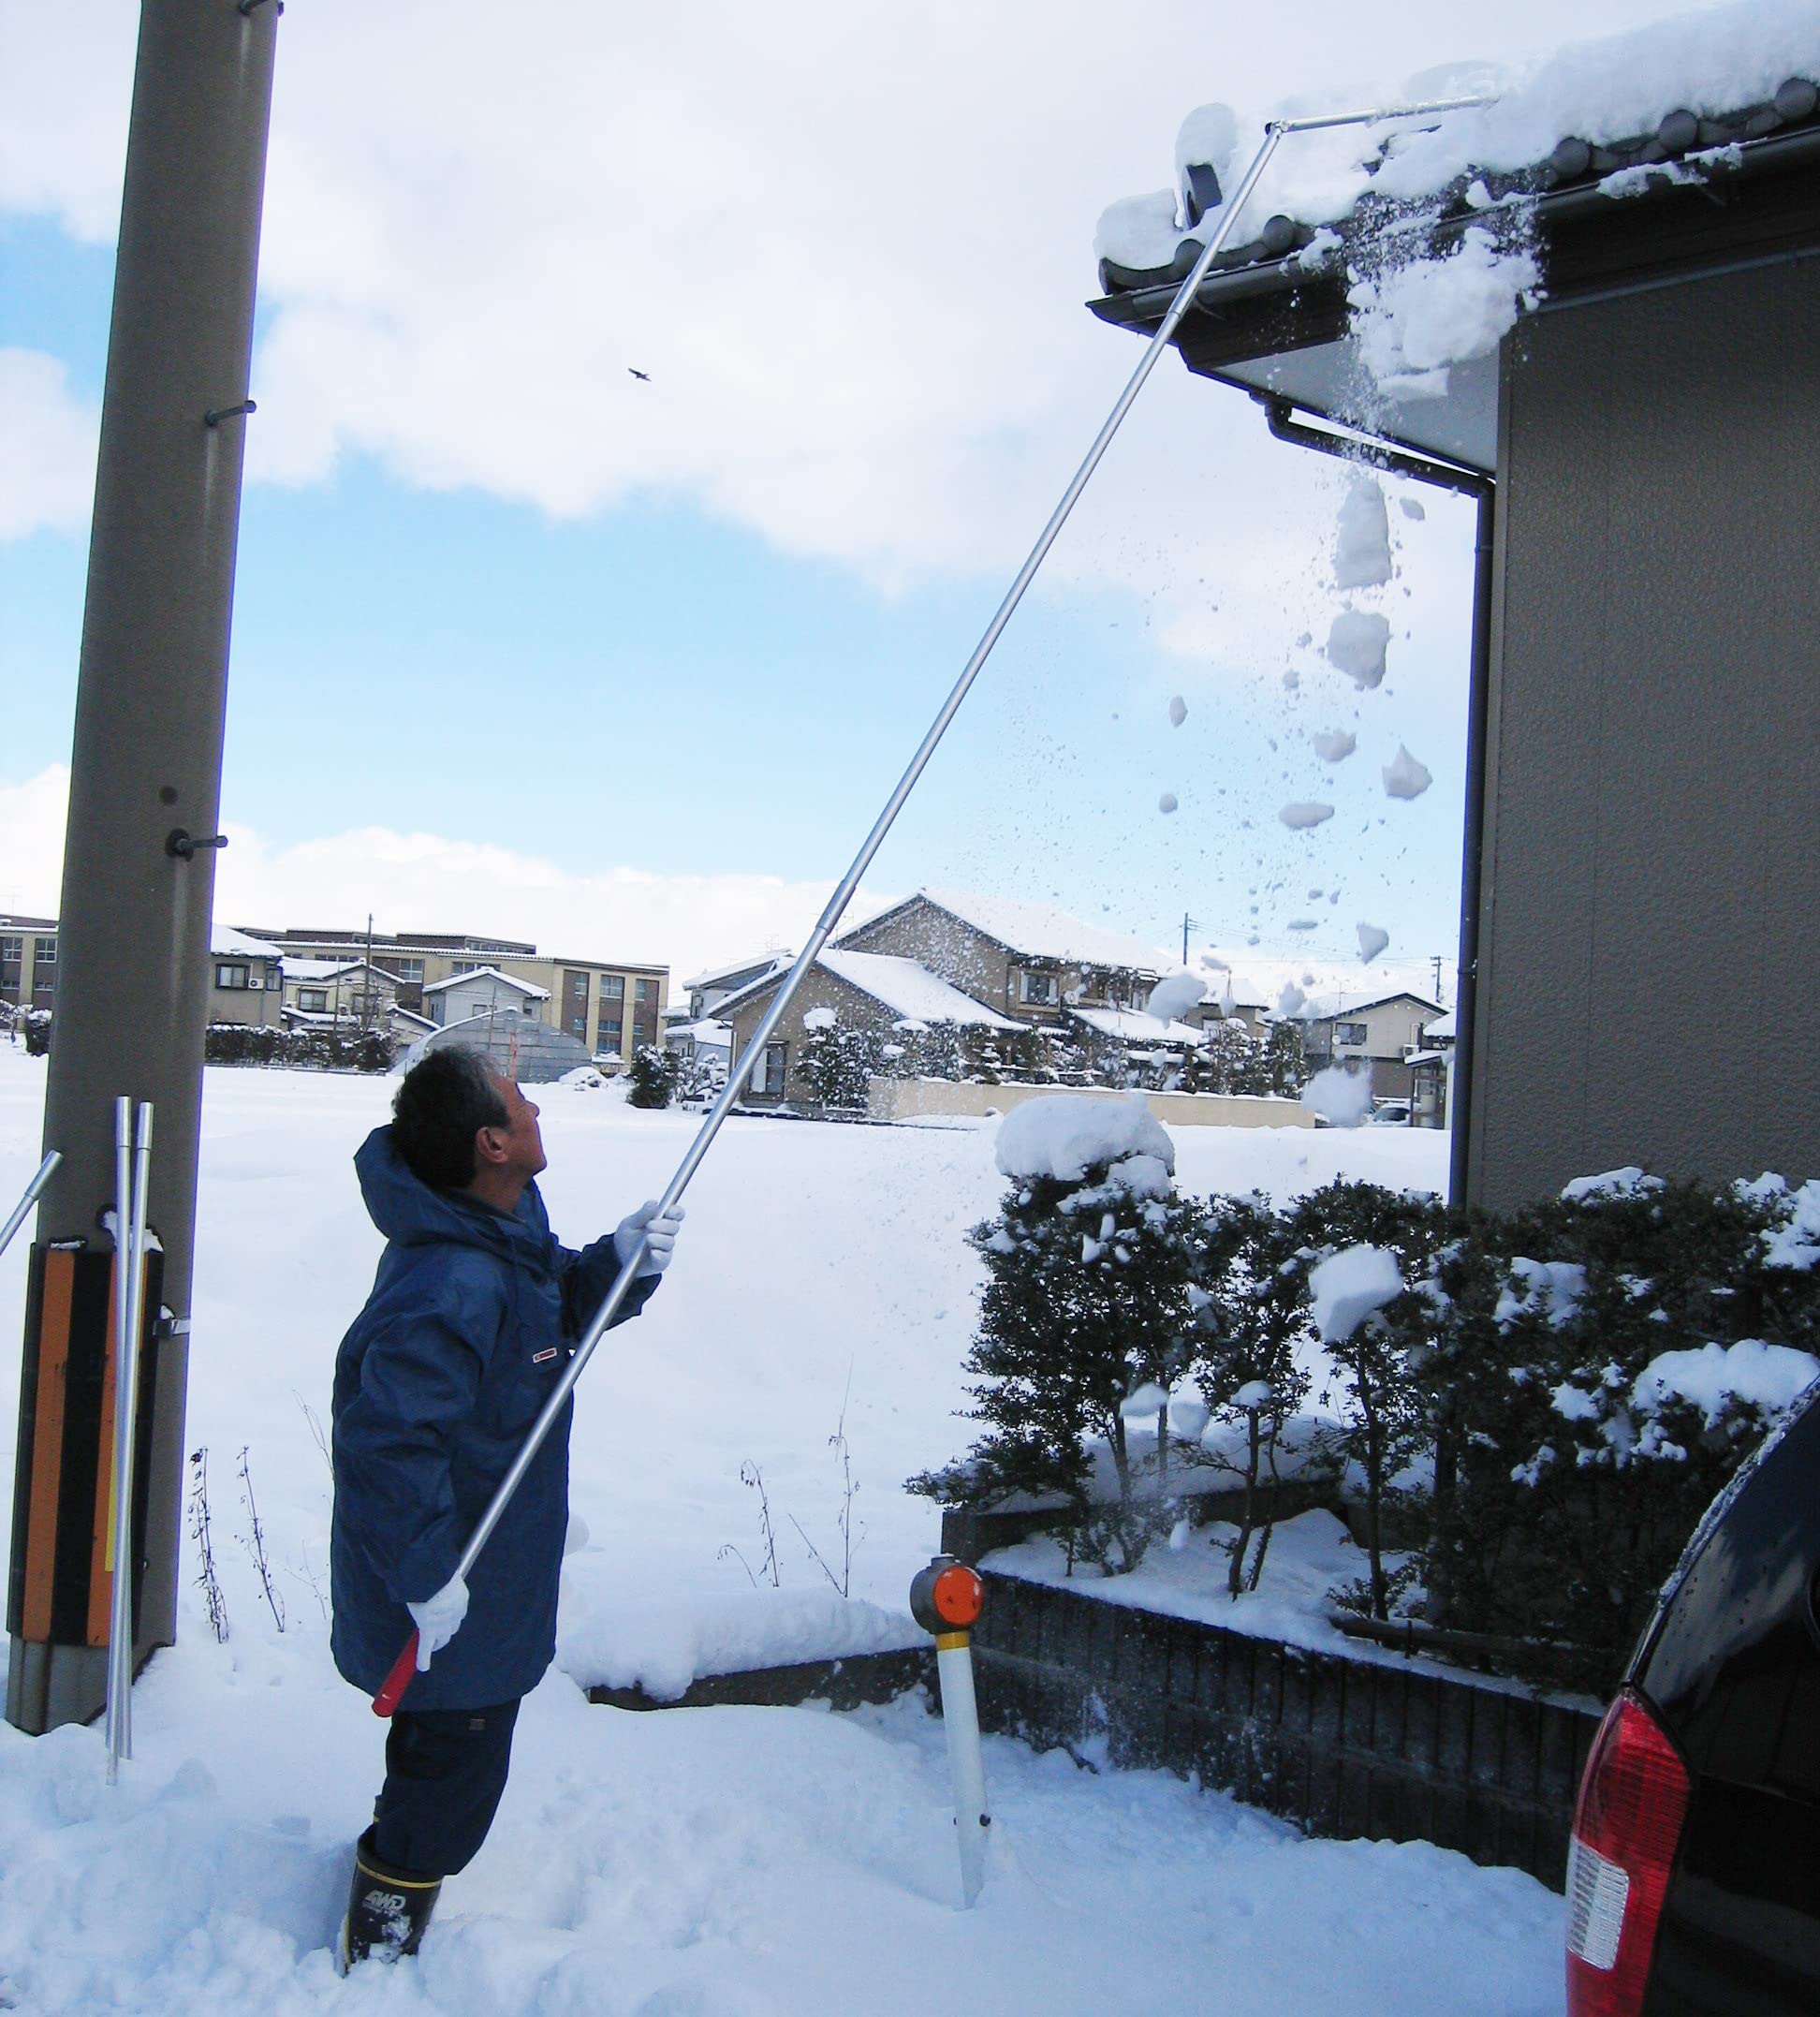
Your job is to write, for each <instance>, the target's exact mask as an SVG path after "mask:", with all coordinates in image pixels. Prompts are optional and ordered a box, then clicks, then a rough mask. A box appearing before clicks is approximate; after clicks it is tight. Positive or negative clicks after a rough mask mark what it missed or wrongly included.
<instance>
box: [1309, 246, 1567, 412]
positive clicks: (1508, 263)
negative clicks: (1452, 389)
mask: <svg viewBox="0 0 1820 2017" xmlns="http://www.w3.org/2000/svg"><path fill="white" fill-rule="evenodd" d="M1541 279H1542V276H1541V271H1540V269H1539V268H1538V267H1537V265H1536V263H1535V261H1534V258H1531V256H1530V255H1529V254H1528V253H1527V252H1522V251H1517V252H1504V251H1501V250H1500V249H1499V247H1498V244H1497V242H1496V241H1495V240H1494V239H1493V237H1492V236H1491V233H1490V231H1488V230H1485V229H1482V228H1477V227H1475V228H1473V229H1471V230H1469V231H1467V232H1466V234H1465V236H1464V237H1463V238H1462V239H1461V240H1460V244H1459V245H1458V247H1457V248H1456V249H1455V250H1454V251H1452V252H1451V253H1448V254H1446V256H1444V257H1443V258H1427V259H1420V258H1418V259H1412V260H1411V261H1410V262H1409V263H1408V264H1407V265H1406V266H1402V267H1400V268H1398V269H1396V270H1395V271H1393V272H1387V273H1386V274H1385V275H1384V276H1383V278H1382V279H1380V280H1376V281H1372V280H1360V281H1358V283H1357V284H1356V285H1355V286H1354V287H1353V288H1352V291H1351V292H1350V293H1349V294H1348V295H1347V297H1346V299H1347V301H1348V302H1350V303H1351V305H1352V306H1353V307H1354V308H1355V309H1356V310H1357V311H1358V313H1357V314H1356V315H1355V316H1354V317H1353V331H1354V335H1355V337H1356V339H1357V341H1358V354H1359V357H1360V358H1361V359H1362V360H1363V361H1364V364H1365V368H1366V369H1367V370H1368V371H1369V372H1370V373H1371V375H1372V377H1373V378H1374V379H1376V381H1377V383H1378V386H1379V389H1380V390H1383V391H1385V392H1387V393H1389V394H1391V395H1392V396H1393V397H1397V398H1401V399H1405V400H1407V399H1439V398H1443V397H1445V396H1446V390H1447V382H1448V378H1447V367H1448V365H1450V364H1460V363H1464V362H1465V361H1467V360H1468V359H1469V358H1475V357H1485V356H1488V355H1490V352H1491V351H1493V350H1495V349H1496V348H1497V347H1498V344H1499V342H1500V340H1501V339H1502V338H1503V336H1504V333H1505V331H1508V330H1509V329H1510V328H1511V327H1512V326H1513V325H1514V324H1515V322H1516V320H1517V310H1518V304H1519V299H1520V298H1522V297H1525V296H1531V297H1533V296H1534V293H1535V290H1536V289H1537V287H1540V285H1541Z"/></svg>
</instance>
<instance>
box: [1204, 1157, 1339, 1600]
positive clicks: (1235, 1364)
mask: <svg viewBox="0 0 1820 2017" xmlns="http://www.w3.org/2000/svg"><path fill="white" fill-rule="evenodd" d="M1306 1262H1307V1256H1306V1255H1305V1254H1304V1253H1302V1252H1300V1251H1299V1250H1298V1246H1297V1243H1296V1241H1295V1238H1294V1236H1293V1235H1292V1233H1291V1232H1290V1229H1289V1226H1288V1222H1287V1221H1286V1220H1285V1219H1284V1216H1283V1215H1281V1214H1280V1213H1279V1212H1277V1211H1276V1210H1275V1209H1274V1208H1273V1207H1272V1206H1271V1204H1270V1200H1269V1199H1268V1198H1263V1197H1251V1198H1216V1199H1214V1200H1212V1202H1211V1205H1210V1206H1209V1207H1208V1208H1207V1209H1206V1211H1205V1212H1204V1213H1203V1214H1202V1215H1201V1216H1200V1218H1199V1220H1198V1222H1197V1224H1196V1228H1195V1231H1194V1236H1193V1241H1192V1260H1191V1269H1190V1280H1189V1284H1188V1301H1189V1305H1190V1307H1191V1309H1192V1311H1193V1328H1192V1332H1191V1336H1192V1341H1193V1343H1192V1349H1193V1358H1192V1361H1191V1365H1190V1370H1191V1372H1192V1374H1193V1377H1194V1378H1195V1381H1196V1385H1197V1386H1198V1388H1199V1390H1200V1392H1201V1395H1202V1398H1203V1401H1204V1402H1205V1405H1206V1406H1207V1407H1208V1409H1209V1411H1210V1413H1211V1418H1212V1420H1213V1422H1214V1424H1215V1425H1216V1434H1215V1435H1213V1436H1211V1437H1209V1438H1207V1439H1206V1441H1205V1444H1204V1447H1203V1450H1202V1452H1201V1459H1200V1460H1201V1461H1203V1462H1205V1463H1207V1464H1209V1465H1213V1466H1214V1467H1216V1468H1218V1469H1222V1470H1227V1471H1232V1472H1235V1473H1236V1474H1237V1476H1238V1479H1239V1480H1240V1485H1241V1487H1242V1491H1243V1497H1242V1499H1241V1501H1240V1511H1239V1515H1238V1519H1237V1522H1236V1527H1237V1531H1236V1532H1235V1534H1234V1536H1233V1539H1232V1542H1231V1545H1230V1547H1229V1549H1228V1551H1227V1553H1228V1565H1227V1571H1226V1588H1227V1589H1228V1591H1229V1592H1230V1593H1231V1594H1232V1595H1233V1596H1234V1597H1237V1596H1238V1595H1239V1594H1240V1591H1241V1590H1248V1589H1249V1590H1255V1589H1256V1587H1257V1582H1258V1578H1259V1577H1260V1576H1261V1575H1262V1573H1263V1570H1264V1557H1265V1555H1266V1553H1268V1551H1269V1549H1270V1527H1271V1524H1272V1519H1273V1515H1274V1506H1273V1504H1272V1502H1271V1500H1267V1499H1266V1497H1265V1495H1264V1488H1265V1486H1266V1485H1267V1484H1268V1485H1270V1486H1271V1487H1275V1486H1276V1485H1277V1484H1278V1483H1280V1481H1281V1480H1280V1478H1279V1475H1278V1471H1277V1454H1278V1450H1279V1447H1280V1445H1281V1443H1282V1439H1283V1432H1284V1424H1285V1423H1286V1422H1287V1421H1289V1420H1290V1419H1291V1418H1292V1417H1293V1416H1294V1415H1295V1414H1296V1413H1297V1411H1298V1410H1299V1408H1300V1406H1301V1405H1302V1402H1303V1401H1304V1400H1305V1399H1306V1398H1307V1394H1308V1387H1309V1379H1308V1375H1307V1374H1306V1373H1305V1372H1304V1371H1302V1369H1301V1368H1300V1367H1299V1365H1298V1363H1297V1348H1298V1347H1299V1346H1300V1345H1302V1344H1303V1343H1304V1341H1305V1340H1306V1338H1307V1336H1308V1296H1307V1286H1306ZM1219 1427H1226V1428H1236V1429H1238V1430H1239V1431H1240V1433H1241V1435H1243V1438H1244V1440H1243V1442H1242V1444H1241V1445H1240V1448H1239V1451H1238V1454H1237V1455H1236V1456H1233V1455H1229V1454H1226V1450H1227V1447H1228V1446H1227V1444H1226V1439H1225V1438H1223V1437H1221V1436H1220V1435H1218V1434H1217V1429H1218V1428H1219ZM1273 1497H1274V1494H1273V1493H1272V1500H1273ZM1254 1542H1255V1545H1254Z"/></svg>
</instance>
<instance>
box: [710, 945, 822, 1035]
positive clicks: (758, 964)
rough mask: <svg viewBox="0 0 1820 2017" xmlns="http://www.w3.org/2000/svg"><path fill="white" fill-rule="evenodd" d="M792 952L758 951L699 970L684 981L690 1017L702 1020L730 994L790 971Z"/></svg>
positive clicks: (742, 991) (794, 956) (792, 959)
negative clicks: (701, 972)
mask: <svg viewBox="0 0 1820 2017" xmlns="http://www.w3.org/2000/svg"><path fill="white" fill-rule="evenodd" d="M795 958H796V955H795V953H793V952H782V951H776V952H759V953H755V954H754V955H753V956H752V957H751V958H750V959H744V960H736V961H734V963H733V964H731V965H730V966H715V967H712V968H711V969H710V970H709V971H708V972H707V973H705V974H697V976H696V977H695V979H693V980H685V981H684V982H683V983H682V992H683V993H684V994H686V995H687V996H688V997H689V1007H688V1014H687V1020H688V1021H689V1022H691V1023H699V1022H700V1021H701V1020H702V1018H703V1017H704V1016H712V1014H713V1013H714V1011H715V1010H716V1009H717V1008H719V1007H720V1005H721V1003H722V1002H724V1001H725V1000H726V999H727V996H728V995H730V994H743V993H744V992H745V990H746V989H747V988H749V987H751V986H753V985H754V983H755V982H756V981H760V980H768V979H771V977H772V976H773V975H783V974H785V973H787V972H788V971H789V969H790V964H791V963H792V961H794V959H795Z"/></svg>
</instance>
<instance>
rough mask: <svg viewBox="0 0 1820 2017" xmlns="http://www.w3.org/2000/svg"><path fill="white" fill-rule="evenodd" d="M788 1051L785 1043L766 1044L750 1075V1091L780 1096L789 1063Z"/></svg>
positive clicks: (788, 1048)
mask: <svg viewBox="0 0 1820 2017" xmlns="http://www.w3.org/2000/svg"><path fill="white" fill-rule="evenodd" d="M789 1051H790V1047H789V1045H788V1044H787V1043H768V1044H767V1045H766V1046H765V1054H764V1056H763V1057H762V1058H761V1059H760V1060H759V1062H758V1067H757V1068H756V1070H755V1071H754V1072H753V1074H752V1081H751V1086H750V1090H751V1091H753V1092H755V1093H763V1094H765V1095H767V1096H778V1097H781V1096H782V1094H783V1091H784V1084H785V1067H786V1066H787V1065H788V1063H789Z"/></svg>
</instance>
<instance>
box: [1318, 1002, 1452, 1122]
mask: <svg viewBox="0 0 1820 2017" xmlns="http://www.w3.org/2000/svg"><path fill="white" fill-rule="evenodd" d="M1440 1013H1441V1005H1440V1003H1439V1002H1431V1001H1429V1000H1427V999H1426V998H1425V997H1424V996H1422V995H1420V994H1407V993H1400V994H1380V995H1378V996H1376V997H1375V998H1374V999H1371V1000H1365V1001H1354V1000H1352V998H1351V997H1350V996H1348V995H1344V994H1317V995H1315V996H1314V997H1312V998H1311V999H1310V1000H1308V1001H1306V1002H1304V1003H1303V1004H1302V1007H1301V1008H1300V1009H1299V1011H1298V1014H1297V1018H1296V1019H1297V1021H1298V1022H1299V1023H1301V1025H1302V1054H1303V1056H1304V1057H1305V1058H1306V1060H1307V1062H1308V1068H1309V1070H1310V1071H1325V1070H1326V1069H1327V1067H1328V1066H1329V1065H1349V1066H1352V1067H1354V1068H1355V1069H1357V1068H1358V1067H1369V1068H1370V1071H1371V1074H1372V1097H1373V1098H1374V1099H1407V1098H1408V1097H1410V1094H1411V1089H1412V1078H1411V1071H1410V1064H1409V1058H1410V1053H1412V1052H1415V1051H1418V1050H1420V1049H1421V1048H1422V1045H1421V1042H1420V1038H1421V1035H1422V1031H1423V1028H1424V1026H1425V1025H1426V1024H1428V1023H1431V1022H1433V1021H1434V1020H1435V1018H1436V1017H1437V1016H1439V1015H1440Z"/></svg>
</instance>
